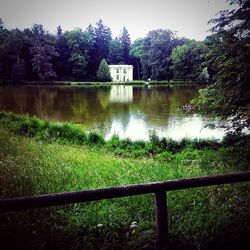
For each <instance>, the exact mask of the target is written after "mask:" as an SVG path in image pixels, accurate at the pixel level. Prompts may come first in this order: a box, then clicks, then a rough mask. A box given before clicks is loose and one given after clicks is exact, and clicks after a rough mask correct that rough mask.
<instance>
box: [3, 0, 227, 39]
mask: <svg viewBox="0 0 250 250" xmlns="http://www.w3.org/2000/svg"><path fill="white" fill-rule="evenodd" d="M222 9H228V4H227V2H226V0H0V17H1V18H2V20H3V21H4V23H5V26H6V27H7V28H16V27H18V28H20V29H23V28H30V27H31V26H32V25H33V24H34V23H38V24H43V25H44V27H45V29H46V30H49V31H51V32H55V31H56V27H57V26H58V25H61V27H62V29H63V31H66V30H72V29H74V28H75V27H80V28H83V29H84V28H86V27H87V26H88V25H89V24H92V25H94V24H95V23H96V22H97V21H98V20H99V19H100V18H101V19H102V20H103V22H104V24H105V25H106V26H108V27H110V28H111V30H112V34H113V37H115V36H119V34H120V31H121V29H122V28H123V27H124V26H125V27H126V28H127V29H128V31H129V33H130V36H131V39H132V40H135V39H136V38H138V37H143V36H145V35H146V34H147V33H148V31H150V30H152V29H157V28H168V29H171V30H175V31H178V36H185V37H187V38H191V39H196V40H203V39H204V38H205V37H206V36H207V35H208V34H209V33H208V32H207V30H208V29H209V26H208V25H207V22H208V21H209V20H210V19H211V18H213V17H214V16H215V14H216V13H217V12H218V11H220V10H222Z"/></svg>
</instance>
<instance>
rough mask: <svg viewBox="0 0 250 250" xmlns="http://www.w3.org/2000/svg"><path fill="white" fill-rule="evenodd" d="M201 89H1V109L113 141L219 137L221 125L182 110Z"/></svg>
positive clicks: (138, 87)
mask: <svg viewBox="0 0 250 250" xmlns="http://www.w3.org/2000/svg"><path fill="white" fill-rule="evenodd" d="M198 90H199V88H198V87H197V86H156V87H153V86H124V85H113V86H100V87H82V86H81V87H80V86H79V87H77V86H76V87H72V86H20V85H19V86H16V85H12V86H2V87H0V110H1V111H11V112H14V113H16V114H28V115H30V116H37V117H40V118H43V119H46V120H49V121H60V122H66V121H69V122H74V123H81V124H83V126H84V127H85V128H86V130H97V131H100V132H101V133H103V134H104V136H105V138H106V139H108V138H110V137H111V136H112V135H113V134H117V135H119V136H120V138H127V137H128V138H130V139H132V140H138V139H143V140H148V138H149V137H148V134H149V131H150V130H155V131H156V133H157V134H158V135H159V136H160V137H171V138H173V139H176V140H179V139H181V138H184V137H188V138H215V139H221V138H222V137H223V136H224V134H225V132H224V130H223V129H222V128H216V129H210V128H207V127H205V125H206V124H207V123H212V124H215V125H221V124H219V121H218V120H216V119H214V118H213V119H212V118H207V117H202V116H200V115H198V114H191V113H187V112H183V111H181V107H182V106H183V105H185V104H187V103H189V101H190V100H192V99H193V98H195V97H197V95H198Z"/></svg>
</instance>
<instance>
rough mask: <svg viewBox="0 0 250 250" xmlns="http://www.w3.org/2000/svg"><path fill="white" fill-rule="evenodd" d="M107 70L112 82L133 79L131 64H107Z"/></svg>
mask: <svg viewBox="0 0 250 250" xmlns="http://www.w3.org/2000/svg"><path fill="white" fill-rule="evenodd" d="M109 70H110V74H111V77H112V81H113V82H128V81H133V66H132V65H109Z"/></svg>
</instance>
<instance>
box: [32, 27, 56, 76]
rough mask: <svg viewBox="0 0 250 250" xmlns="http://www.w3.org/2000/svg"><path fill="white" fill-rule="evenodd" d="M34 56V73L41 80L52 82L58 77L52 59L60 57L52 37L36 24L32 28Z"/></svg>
mask: <svg viewBox="0 0 250 250" xmlns="http://www.w3.org/2000/svg"><path fill="white" fill-rule="evenodd" d="M31 41H32V47H31V48H30V51H31V54H32V56H33V57H32V66H33V71H34V72H36V73H37V74H38V77H39V80H42V81H43V80H45V81H46V80H50V79H53V78H55V77H56V73H55V71H54V70H53V67H52V57H55V56H58V53H57V52H56V50H55V47H54V45H53V44H52V43H51V39H50V36H49V35H48V34H46V32H45V30H44V28H43V26H42V25H41V24H40V25H38V24H34V26H33V28H32V40H31Z"/></svg>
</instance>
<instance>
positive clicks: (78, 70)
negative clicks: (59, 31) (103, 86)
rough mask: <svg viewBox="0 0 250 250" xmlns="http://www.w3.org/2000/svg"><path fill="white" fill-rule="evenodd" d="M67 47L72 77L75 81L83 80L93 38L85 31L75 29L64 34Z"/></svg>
mask: <svg viewBox="0 0 250 250" xmlns="http://www.w3.org/2000/svg"><path fill="white" fill-rule="evenodd" d="M65 36H66V41H67V45H68V47H69V48H70V57H69V59H68V62H69V63H71V67H72V75H73V76H74V77H75V79H76V80H84V79H85V77H86V75H87V70H86V67H87V64H88V61H89V58H90V51H91V49H92V46H93V38H92V37H91V36H90V34H89V33H88V32H87V31H82V30H81V29H79V28H77V29H75V30H73V31H68V32H67V33H66V34H65Z"/></svg>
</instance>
